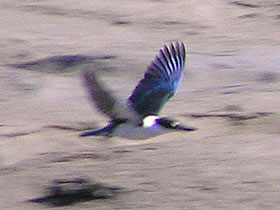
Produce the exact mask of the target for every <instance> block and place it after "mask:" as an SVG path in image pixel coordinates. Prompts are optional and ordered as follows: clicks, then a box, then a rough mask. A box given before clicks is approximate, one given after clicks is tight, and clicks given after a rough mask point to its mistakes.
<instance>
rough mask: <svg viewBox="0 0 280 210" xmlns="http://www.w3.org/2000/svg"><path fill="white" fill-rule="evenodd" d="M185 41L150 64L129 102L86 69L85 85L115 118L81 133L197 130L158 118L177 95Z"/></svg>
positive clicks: (143, 134)
mask: <svg viewBox="0 0 280 210" xmlns="http://www.w3.org/2000/svg"><path fill="white" fill-rule="evenodd" d="M185 57H186V53H185V46H184V44H183V43H181V44H179V43H178V42H177V43H176V46H174V45H173V44H170V46H169V48H168V47H166V46H165V47H164V49H163V50H160V53H159V55H158V56H157V57H156V58H155V60H154V61H153V62H152V63H151V65H150V66H149V67H148V70H147V72H146V73H145V75H144V78H143V79H142V80H141V81H140V82H139V84H138V85H137V86H136V88H135V90H134V91H133V93H132V95H131V96H130V97H129V99H128V101H127V103H126V104H122V103H121V102H119V101H118V100H117V98H115V97H114V96H113V95H111V94H110V93H109V92H108V91H106V90H105V88H104V87H103V86H102V84H101V83H100V82H99V81H98V80H97V79H96V76H95V72H93V71H85V72H84V79H85V85H86V87H87V88H88V90H89V93H90V96H91V99H92V100H93V101H94V103H95V104H96V105H97V107H98V108H99V109H100V110H101V111H102V112H103V113H104V114H106V115H107V116H109V117H110V118H111V122H110V123H109V125H108V126H106V127H104V128H102V129H100V130H97V131H89V132H85V133H83V134H82V135H81V136H82V137H85V136H109V137H111V136H119V137H122V138H127V139H134V140H142V139H148V138H152V137H155V136H158V135H162V134H165V133H168V132H171V131H175V130H182V131H194V130H196V129H195V128H193V127H188V126H182V125H180V124H179V123H177V122H174V121H173V120H170V119H168V118H164V117H162V118H161V117H158V114H159V112H160V110H161V109H162V107H163V105H164V104H165V103H166V102H167V101H168V100H169V99H170V98H171V97H172V96H173V95H174V94H175V92H176V90H177V88H178V86H179V84H180V82H181V79H182V77H183V70H184V64H185Z"/></svg>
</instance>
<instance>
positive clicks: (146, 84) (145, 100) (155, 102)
mask: <svg viewBox="0 0 280 210" xmlns="http://www.w3.org/2000/svg"><path fill="white" fill-rule="evenodd" d="M185 60H186V50H185V46H184V44H183V43H179V42H176V44H175V45H174V44H172V43H171V44H170V46H169V47H167V46H164V48H163V49H161V50H160V51H159V55H158V56H157V57H156V58H155V60H154V61H153V62H152V63H151V64H150V66H149V67H148V70H147V72H146V73H145V75H144V78H143V79H142V80H141V81H140V82H139V84H138V85H137V86H136V88H135V89H134V91H133V92H132V95H131V96H130V97H129V99H128V105H129V106H130V107H132V108H133V109H134V110H135V111H136V112H137V113H138V114H139V115H141V116H147V115H157V114H158V113H159V112H160V110H161V108H162V107H163V105H164V104H165V103H166V102H167V101H168V100H169V99H170V98H171V97H172V96H173V95H174V94H175V92H176V90H177V88H178V86H179V84H180V82H181V79H182V77H183V71H184V66H185Z"/></svg>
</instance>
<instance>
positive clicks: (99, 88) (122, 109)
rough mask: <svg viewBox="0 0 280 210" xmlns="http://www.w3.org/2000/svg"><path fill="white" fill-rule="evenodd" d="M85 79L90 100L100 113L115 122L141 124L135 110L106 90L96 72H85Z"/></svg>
mask: <svg viewBox="0 0 280 210" xmlns="http://www.w3.org/2000/svg"><path fill="white" fill-rule="evenodd" d="M82 76H83V79H84V84H85V86H86V88H87V89H88V92H89V96H90V99H91V100H92V101H93V102H94V103H95V104H96V106H97V107H98V108H99V110H100V111H102V112H103V113H104V114H106V115H107V116H108V117H110V118H111V119H112V120H113V121H114V120H116V121H118V120H124V121H125V120H129V121H132V122H138V123H140V122H141V116H140V115H138V114H137V113H136V112H135V111H134V110H133V109H131V108H130V107H127V106H126V105H125V104H122V103H121V102H120V101H119V100H118V99H117V98H116V97H115V96H113V95H112V94H111V93H110V92H109V91H108V90H106V89H105V88H104V87H103V85H102V84H101V82H100V81H98V79H97V78H96V75H95V72H94V70H85V71H84V72H83V75H82Z"/></svg>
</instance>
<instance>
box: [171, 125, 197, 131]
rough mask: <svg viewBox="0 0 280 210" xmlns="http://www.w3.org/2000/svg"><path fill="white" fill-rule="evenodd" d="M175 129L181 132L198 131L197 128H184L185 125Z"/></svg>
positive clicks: (177, 126)
mask: <svg viewBox="0 0 280 210" xmlns="http://www.w3.org/2000/svg"><path fill="white" fill-rule="evenodd" d="M175 129H176V130H180V131H196V130H197V128H195V127H191V126H184V125H180V124H178V125H176V126H175Z"/></svg>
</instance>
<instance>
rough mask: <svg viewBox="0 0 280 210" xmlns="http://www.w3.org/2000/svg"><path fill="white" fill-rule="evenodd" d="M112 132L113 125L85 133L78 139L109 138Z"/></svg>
mask: <svg viewBox="0 0 280 210" xmlns="http://www.w3.org/2000/svg"><path fill="white" fill-rule="evenodd" d="M112 131H113V125H112V124H110V125H108V126H106V127H104V128H102V129H100V130H95V131H87V132H84V133H82V134H81V135H80V137H87V136H110V134H111V133H112Z"/></svg>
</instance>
